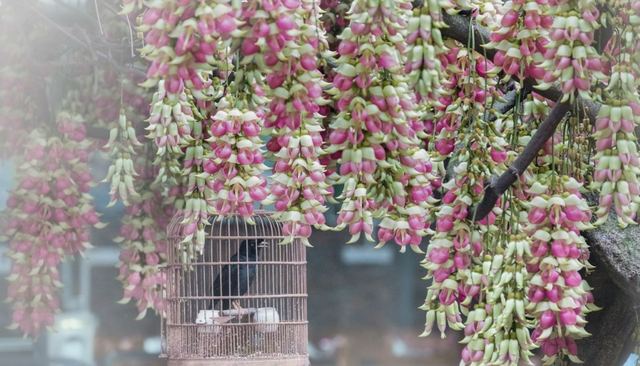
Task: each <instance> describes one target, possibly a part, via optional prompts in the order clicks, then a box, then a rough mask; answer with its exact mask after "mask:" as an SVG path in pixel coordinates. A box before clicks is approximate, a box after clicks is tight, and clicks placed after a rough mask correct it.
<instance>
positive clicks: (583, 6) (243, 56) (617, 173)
mask: <svg viewBox="0 0 640 366" xmlns="http://www.w3.org/2000/svg"><path fill="white" fill-rule="evenodd" d="M54 2H56V3H57V4H58V6H59V7H62V8H64V9H66V10H67V11H69V12H70V13H71V14H76V18H77V23H74V24H71V25H69V24H64V23H62V22H59V21H57V20H56V19H55V17H53V16H51V14H48V13H47V10H46V9H45V7H43V6H42V4H40V3H39V2H38V1H35V0H29V1H7V2H3V5H2V6H0V9H1V13H0V17H1V20H2V22H1V23H0V27H2V32H1V33H0V37H1V38H3V44H5V45H6V53H7V57H5V58H4V59H3V60H2V65H1V66H2V68H1V69H0V80H1V82H0V98H1V99H2V105H1V108H2V116H3V117H2V118H1V119H0V121H1V122H0V129H1V130H2V134H3V136H5V137H6V138H5V139H3V140H2V145H1V146H0V151H1V152H2V154H3V157H5V158H7V159H9V158H10V159H13V160H14V161H15V162H16V163H17V166H18V169H17V181H18V183H17V186H16V188H15V189H14V190H13V191H12V192H11V196H10V198H9V200H8V201H7V211H6V212H5V217H6V218H7V220H6V223H5V225H4V231H3V239H4V240H5V241H6V242H8V245H9V250H8V252H7V255H8V256H9V257H10V258H11V260H12V270H11V275H10V276H9V281H10V286H9V290H8V298H9V300H10V301H11V302H12V304H13V309H14V314H13V319H12V320H13V325H12V327H13V328H16V329H18V328H19V329H20V331H22V332H23V333H25V334H29V335H37V334H38V333H39V332H41V331H42V330H43V329H44V328H50V327H54V326H55V325H54V324H53V314H54V312H56V311H57V310H58V309H59V308H60V300H59V296H58V295H59V291H60V287H61V283H60V278H59V275H58V271H57V267H58V265H59V263H60V262H61V261H62V260H65V258H66V257H68V256H73V255H75V254H76V253H80V254H82V255H84V253H87V255H90V248H91V244H90V241H89V236H88V234H87V228H88V227H90V226H94V227H101V226H102V225H103V224H101V223H100V219H99V215H97V214H96V212H95V209H94V207H93V203H92V197H91V196H90V195H89V187H90V186H91V185H92V184H94V183H96V182H99V181H102V180H104V181H106V182H109V184H110V195H111V203H110V204H115V203H116V202H117V201H120V202H122V203H123V204H124V205H125V216H124V217H123V225H122V228H121V230H120V232H119V236H118V239H117V241H118V242H119V243H120V245H121V247H122V253H121V255H120V261H121V262H120V264H119V268H120V275H119V279H120V280H121V281H122V283H123V287H124V290H123V291H124V296H123V297H124V299H123V300H124V301H123V302H128V301H130V300H133V301H134V302H135V305H136V306H137V307H138V310H139V312H140V316H141V317H143V316H145V314H146V312H147V310H148V309H152V310H155V311H159V312H163V310H164V309H163V306H164V305H163V301H162V290H163V285H164V282H165V278H164V277H163V275H162V273H161V272H160V271H159V265H161V264H162V263H163V261H164V259H165V252H166V243H165V241H164V235H165V234H164V233H165V231H166V226H167V223H168V220H169V219H170V218H171V217H172V216H173V215H174V214H175V213H177V212H181V213H182V214H183V215H184V221H183V222H182V225H184V233H185V238H184V241H183V243H184V244H185V245H192V246H194V248H200V247H201V246H202V245H203V244H204V233H205V230H206V227H207V225H209V219H210V218H211V216H212V215H231V214H238V215H242V216H243V217H245V218H246V219H247V220H249V222H251V217H252V215H253V212H254V209H255V207H256V206H257V205H258V204H262V205H273V207H274V210H275V212H276V213H275V215H274V217H275V218H276V219H277V220H280V221H281V222H283V230H284V233H285V235H286V237H287V238H286V239H285V240H284V242H283V244H286V243H289V242H291V241H292V239H293V238H296V237H299V238H301V239H302V241H303V242H304V243H305V244H307V245H310V243H309V237H310V236H311V235H312V232H313V229H314V228H315V229H317V230H320V231H322V230H344V229H346V230H348V231H349V233H350V234H351V235H352V239H351V240H350V242H355V241H357V240H358V239H360V237H361V236H364V237H365V238H366V239H367V240H369V241H371V242H373V243H377V247H381V246H382V245H397V246H398V248H399V250H400V251H402V252H404V251H405V249H406V248H407V247H408V248H411V249H412V250H413V251H414V252H416V253H418V254H420V255H422V256H423V258H424V260H423V261H422V262H421V263H422V266H423V267H424V268H425V271H426V272H425V274H426V276H427V278H428V280H429V282H428V289H427V291H426V299H425V301H424V304H423V305H422V308H423V309H424V310H425V315H426V324H425V331H424V333H423V334H422V335H423V336H428V335H429V334H430V333H432V332H434V331H437V332H440V333H441V334H442V335H443V336H444V332H445V330H446V329H447V328H451V329H454V330H460V331H463V332H464V335H465V337H464V339H463V340H462V343H463V344H464V345H465V347H464V349H463V351H462V354H461V360H462V361H461V362H462V364H464V365H516V364H518V362H519V361H520V360H523V361H524V362H529V356H531V355H532V351H533V350H534V349H536V348H540V351H541V352H542V354H543V356H544V362H545V364H554V363H559V362H561V360H568V361H569V362H573V363H577V362H580V361H581V360H582V361H587V363H589V364H594V365H596V364H603V363H597V362H600V361H598V357H603V356H598V355H593V351H592V350H590V349H589V348H588V347H586V346H582V345H589V344H590V343H589V342H590V341H589V335H590V334H589V332H588V331H587V330H586V329H585V326H586V325H587V324H588V321H589V319H591V317H594V319H596V321H595V322H592V324H593V325H590V326H591V327H593V329H594V330H595V331H596V332H597V334H596V336H597V337H606V336H607V334H609V335H610V334H612V332H613V331H612V329H610V328H611V327H609V328H608V327H607V326H608V325H611V324H612V323H613V324H618V325H619V326H618V328H617V331H618V332H619V333H620V335H622V336H623V339H626V338H629V339H631V340H630V341H629V342H627V348H624V349H623V348H622V346H620V347H618V348H615V347H613V348H611V349H610V350H609V351H608V352H605V353H606V356H604V357H608V359H606V358H605V359H603V360H606V361H611V362H613V361H615V360H613V359H612V357H614V358H615V359H616V360H617V359H618V358H622V357H624V355H625V352H626V353H627V354H628V352H629V351H630V350H631V348H633V347H634V345H635V343H634V342H635V341H634V340H633V337H630V336H631V335H632V333H633V327H634V325H635V322H633V321H629V320H630V319H631V318H632V316H633V314H634V311H635V309H633V306H632V305H631V304H633V302H634V300H635V299H637V298H638V295H639V294H640V279H639V278H638V275H637V273H638V272H637V271H635V270H636V269H638V267H640V262H639V261H638V260H639V259H640V258H639V257H640V256H639V255H637V250H638V249H637V247H638V242H637V239H638V238H640V235H638V229H637V220H638V215H637V213H638V210H639V209H640V186H639V184H640V183H639V181H638V175H639V173H640V160H639V156H638V151H637V143H636V133H635V128H636V126H637V125H638V124H640V99H639V95H638V92H639V89H638V86H639V85H640V83H639V82H638V81H637V80H640V66H639V64H640V63H639V61H640V34H639V33H640V1H638V0H624V1H605V0H507V1H504V2H503V1H498V0H489V1H477V0H465V1H463V0H438V1H436V0H430V1H415V2H413V3H411V2H409V1H405V0H397V1H378V0H353V1H351V2H348V1H335V0H334V1H328V0H327V1H324V0H323V1H319V2H316V1H315V0H284V1H281V0H262V1H257V0H247V1H239V0H209V1H197V0H149V1H141V0H124V1H123V2H120V1H111V0H101V1H100V2H99V5H98V6H97V8H88V9H78V8H73V7H71V6H69V5H66V3H64V2H63V1H62V0H58V1H54ZM96 4H98V2H96ZM24 19H32V20H33V24H30V23H29V24H25V23H24V21H23V20H24ZM30 21H31V20H30ZM51 34H55V36H56V37H58V38H59V39H61V40H64V41H63V42H59V43H56V44H55V46H52V45H51V44H47V41H46V40H47V37H50V36H51ZM70 72H72V73H73V74H74V75H73V77H69V73H70ZM60 75H67V77H66V78H63V79H62V80H63V81H62V82H61V81H60V80H61V79H60ZM61 90H62V91H61ZM91 154H103V155H108V156H110V157H111V158H112V159H113V161H112V165H111V167H110V168H109V171H108V175H107V176H106V177H96V176H93V175H92V174H91V172H90V170H89V164H88V162H89V157H90V156H91ZM336 186H341V189H340V190H339V193H337V192H336V191H337V190H336V189H335V188H334V187H336ZM329 204H334V205H338V206H339V208H340V209H339V215H338V219H337V223H336V225H330V224H328V223H327V221H326V219H325V216H324V212H325V211H326V210H327V207H328V205H329ZM374 220H376V221H374ZM376 222H379V224H376ZM615 226H618V227H619V228H618V229H617V230H618V231H619V232H616V230H613V229H612V227H615ZM319 235H321V234H319ZM590 246H591V248H590ZM624 251H626V252H627V253H630V254H629V255H625V254H624V253H625V252H624ZM407 255H409V254H407ZM594 259H595V260H594ZM590 262H594V263H595V264H597V266H596V267H594V266H593V264H594V263H590ZM634 271H635V272H634ZM634 273H635V274H634ZM591 278H593V279H594V281H595V282H598V283H599V284H601V285H602V284H607V283H613V284H614V285H615V286H616V288H617V289H618V293H617V294H616V295H615V296H617V297H616V298H617V300H618V301H617V302H616V303H615V304H609V308H610V309H612V308H616V307H617V309H618V311H617V313H616V314H618V315H615V316H614V315H607V314H612V313H610V312H609V311H610V309H608V308H607V306H602V308H603V310H600V308H599V307H598V306H596V305H599V299H600V298H599V297H598V291H599V290H598V287H594V288H592V287H591V286H590V284H589V283H588V282H587V280H589V281H591ZM602 301H603V302H606V301H605V300H602ZM596 310H599V311H596ZM594 311H596V312H594ZM592 312H594V313H592ZM598 313H601V314H604V315H598ZM603 319H604V320H603ZM587 328H589V327H587ZM614 328H615V327H614ZM607 332H608V333H607ZM629 347H630V348H629ZM585 356H586V357H585ZM611 362H607V364H613V363H611Z"/></svg>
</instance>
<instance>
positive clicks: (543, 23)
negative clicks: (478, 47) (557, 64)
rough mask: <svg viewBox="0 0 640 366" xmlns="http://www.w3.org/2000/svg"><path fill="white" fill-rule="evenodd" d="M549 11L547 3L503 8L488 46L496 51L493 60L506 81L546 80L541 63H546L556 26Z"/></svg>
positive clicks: (536, 0)
mask: <svg viewBox="0 0 640 366" xmlns="http://www.w3.org/2000/svg"><path fill="white" fill-rule="evenodd" d="M548 8H549V6H548V2H547V1H544V0H516V1H507V2H505V3H504V5H502V7H501V9H500V12H499V16H500V21H499V22H498V24H499V26H498V28H497V29H495V30H494V31H493V33H492V34H491V42H490V43H488V44H487V46H486V47H490V48H494V49H496V50H497V53H496V55H495V57H494V60H493V61H494V63H495V66H496V70H498V71H504V73H505V74H506V76H505V80H508V79H510V78H511V76H514V75H515V76H517V77H518V78H519V79H520V80H524V79H525V78H527V77H529V76H534V77H536V78H538V79H542V78H543V76H544V72H545V70H544V69H543V68H540V64H541V63H542V62H543V61H544V60H545V59H544V54H545V53H546V52H547V49H546V48H545V46H546V45H547V43H548V42H549V41H548V37H549V36H548V29H549V28H550V27H551V25H552V23H553V17H551V16H550V15H546V13H547V11H548Z"/></svg>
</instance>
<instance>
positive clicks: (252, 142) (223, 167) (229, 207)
mask: <svg viewBox="0 0 640 366" xmlns="http://www.w3.org/2000/svg"><path fill="white" fill-rule="evenodd" d="M234 102H235V101H234V99H233V98H232V97H229V96H227V97H225V98H223V99H222V100H221V101H220V102H219V103H218V108H219V109H218V112H217V113H216V114H215V115H214V116H213V117H212V120H213V123H212V125H211V136H212V137H211V138H210V139H209V140H208V141H209V142H210V143H211V158H209V159H207V161H206V162H205V164H204V171H205V173H207V174H208V175H210V176H211V177H210V179H209V177H207V178H208V182H211V189H212V191H213V193H212V194H211V196H212V197H215V200H214V201H212V202H210V203H209V204H210V205H212V206H214V207H215V209H216V212H217V213H218V214H219V215H227V214H229V213H234V212H238V213H240V215H242V216H243V217H244V218H247V219H249V220H250V217H251V215H252V214H253V204H254V202H255V201H258V202H261V201H264V200H265V199H266V198H267V190H266V185H267V181H266V179H264V177H262V172H264V171H266V170H268V169H269V168H268V167H267V166H265V165H264V164H263V162H264V156H263V152H262V150H261V146H262V145H263V143H262V141H261V140H260V137H259V136H258V134H259V133H260V130H261V127H262V120H260V119H259V118H258V116H257V115H256V114H255V113H254V112H252V111H249V110H246V109H244V110H240V109H238V108H235V107H234V104H235V103H234ZM187 228H188V226H187Z"/></svg>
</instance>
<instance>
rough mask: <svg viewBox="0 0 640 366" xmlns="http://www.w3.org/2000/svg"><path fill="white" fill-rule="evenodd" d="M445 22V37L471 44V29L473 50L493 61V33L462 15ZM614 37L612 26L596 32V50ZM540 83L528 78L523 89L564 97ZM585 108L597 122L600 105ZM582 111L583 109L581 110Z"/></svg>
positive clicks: (552, 97) (589, 104)
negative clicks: (471, 31) (489, 44)
mask: <svg viewBox="0 0 640 366" xmlns="http://www.w3.org/2000/svg"><path fill="white" fill-rule="evenodd" d="M442 18H443V21H444V22H445V23H446V24H447V25H448V26H449V27H448V28H443V29H441V30H440V32H441V33H442V35H443V36H445V37H449V38H451V39H454V40H456V41H458V42H460V43H462V44H468V42H469V31H470V28H471V27H472V28H473V36H474V39H475V42H474V44H473V49H474V50H475V51H476V52H478V53H479V54H481V55H486V56H487V58H489V60H491V61H493V59H494V57H495V55H496V53H497V50H495V49H487V48H485V47H484V45H485V44H487V43H489V42H490V37H491V31H490V30H489V29H487V28H485V27H483V26H481V25H479V24H477V23H476V22H475V20H474V19H473V18H469V17H465V16H462V15H450V14H447V13H443V14H442ZM612 35H613V28H612V27H611V26H608V27H600V28H599V29H598V30H596V34H595V37H594V38H595V39H596V43H595V48H596V50H597V51H598V52H600V53H601V52H602V51H603V50H604V48H605V46H606V44H607V42H608V41H609V39H610V38H611V36H612ZM512 78H513V79H515V80H518V81H520V80H519V79H518V78H517V77H515V76H512ZM537 85H538V82H537V81H536V80H535V79H533V78H531V77H527V78H526V79H524V80H523V81H522V86H523V88H526V89H528V90H530V91H533V92H535V93H536V94H539V95H541V96H543V97H545V98H547V99H549V100H558V99H560V98H561V97H562V95H563V93H562V90H561V89H560V87H559V86H558V85H553V86H552V87H550V88H549V89H547V90H539V89H537V88H536V86H537ZM583 106H584V107H585V108H586V109H587V116H588V117H589V119H590V120H591V122H592V123H593V122H595V120H596V116H597V115H598V111H599V110H600V104H599V103H594V102H589V101H584V102H583ZM580 110H582V108H580Z"/></svg>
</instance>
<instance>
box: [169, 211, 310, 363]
mask: <svg viewBox="0 0 640 366" xmlns="http://www.w3.org/2000/svg"><path fill="white" fill-rule="evenodd" d="M270 215H271V214H270V213H268V212H265V211H257V212H256V213H255V215H254V217H252V219H253V221H254V222H255V224H254V225H252V224H249V223H247V222H246V221H245V220H244V219H243V218H242V217H240V216H232V217H224V218H222V220H220V221H218V219H219V217H214V218H213V222H212V224H211V225H210V226H208V227H207V228H206V230H207V235H206V237H205V245H204V248H202V250H201V251H199V250H197V249H196V250H193V248H194V246H195V244H190V245H186V244H184V243H181V241H182V239H183V238H184V235H183V227H182V225H180V222H181V221H182V219H183V217H182V216H180V215H177V216H176V217H174V218H173V220H172V221H171V223H170V224H169V227H168V240H169V246H168V253H167V265H166V268H165V271H166V275H167V291H166V300H167V310H166V319H163V324H162V330H163V333H162V337H163V341H164V342H163V344H164V350H163V356H165V357H167V358H168V361H169V363H168V364H169V366H196V365H198V366H205V365H206V366H213V365H252V364H256V365H257V364H259V365H261V366H263V365H264V366H266V365H281V366H294V365H295V366H307V365H308V363H309V362H308V352H307V342H308V329H307V285H306V281H307V278H306V271H307V270H306V252H305V246H304V245H303V244H302V243H301V242H300V241H299V240H294V241H293V242H292V243H289V244H286V245H279V243H280V242H281V241H282V240H283V239H284V235H283V234H282V225H281V224H280V223H278V222H276V221H275V220H274V219H272V218H271V217H270ZM255 239H262V240H261V243H264V244H263V246H264V248H262V249H261V250H260V252H259V256H258V258H257V259H256V260H255V262H251V263H252V264H255V269H256V272H255V280H254V281H253V283H251V284H250V285H249V286H248V291H247V292H246V293H245V294H244V295H237V296H231V295H234V294H232V293H231V292H228V293H226V294H225V293H224V291H218V292H219V293H218V295H217V296H214V290H213V288H214V287H213V284H214V282H216V280H217V281H218V283H219V284H221V278H224V277H225V276H224V275H221V276H220V277H219V276H218V275H219V274H220V273H221V271H222V270H223V268H224V267H225V266H230V268H233V266H234V265H236V266H240V267H241V266H243V263H246V262H237V261H234V262H231V260H232V259H233V258H234V254H236V253H239V252H240V250H241V249H240V247H241V246H242V245H245V246H246V245H248V243H255V242H254V241H253V240H255ZM189 248H192V249H189ZM245 250H246V249H245ZM241 258H242V257H241ZM236 259H237V258H236ZM244 265H245V266H246V265H247V264H244ZM232 278H233V277H232V276H230V277H229V276H227V280H228V286H230V287H229V288H232V287H233V286H241V284H240V283H239V282H241V279H240V277H238V278H237V279H236V280H237V281H236V282H235V284H232V283H231V282H232V281H231V279H232ZM248 282H249V281H248V280H247V281H245V283H246V284H248ZM237 288H240V287H237ZM216 300H217V302H218V304H217V305H216V306H215V307H214V308H211V307H212V306H211V305H212V304H213V302H215V301H216ZM225 300H227V301H226V304H225ZM230 300H236V301H237V305H239V306H240V308H241V309H240V310H238V309H236V308H235V306H234V307H229V306H228V305H229V301H230Z"/></svg>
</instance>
